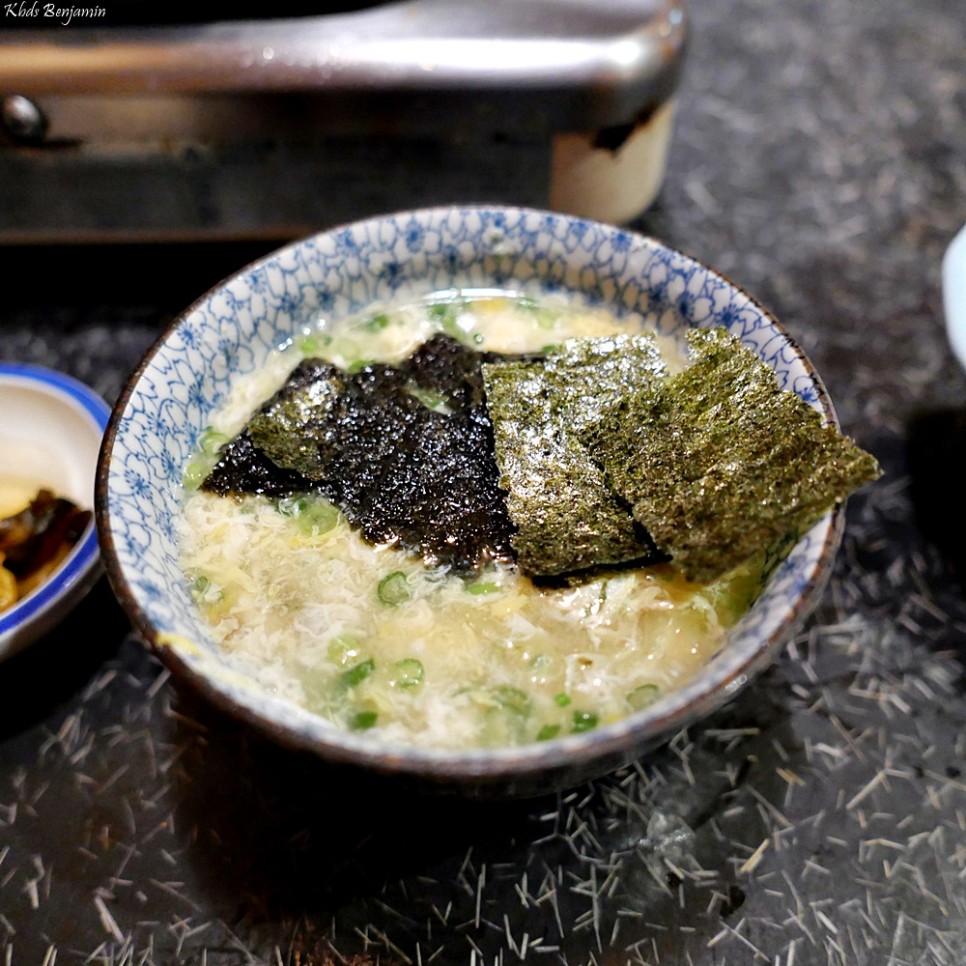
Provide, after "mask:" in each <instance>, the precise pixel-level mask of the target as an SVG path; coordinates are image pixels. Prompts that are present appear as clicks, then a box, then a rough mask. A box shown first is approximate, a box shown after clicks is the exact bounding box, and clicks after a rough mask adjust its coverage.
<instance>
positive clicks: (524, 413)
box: [483, 335, 666, 576]
mask: <svg viewBox="0 0 966 966" xmlns="http://www.w3.org/2000/svg"><path fill="white" fill-rule="evenodd" d="M664 375H666V367H665V365H664V363H663V361H662V359H661V354H660V351H659V350H658V347H657V344H656V342H655V341H654V340H653V339H652V338H651V337H649V336H626V335H625V336H618V337H614V338H601V339H574V340H569V341H567V342H565V343H563V345H561V346H560V347H559V348H557V349H556V350H554V351H552V352H551V353H549V354H548V356H547V357H546V359H544V360H541V361H539V362H530V363H524V362H518V363H512V364H504V365H484V366H483V381H484V385H485V388H486V396H487V405H488V407H489V412H490V416H491V418H492V420H493V425H494V444H495V447H496V459H497V464H498V465H499V467H500V472H501V477H500V483H501V486H502V487H503V488H504V489H505V490H506V491H507V508H508V510H509V513H510V518H511V520H512V521H513V523H514V526H515V528H516V532H515V534H514V535H513V537H512V543H513V548H514V550H515V551H516V554H517V562H518V564H519V566H520V569H521V570H522V571H523V572H524V573H528V574H531V575H539V576H559V575H562V574H567V573H572V572H575V571H581V570H586V569H589V568H593V567H601V566H610V565H618V564H627V563H630V562H635V563H646V562H654V561H656V560H658V559H661V558H662V556H663V555H662V554H660V553H659V552H658V551H657V548H656V547H655V546H654V543H653V542H652V541H651V539H650V538H649V537H648V534H647V532H646V531H645V530H644V528H643V527H642V526H641V525H640V524H639V523H638V522H637V521H636V520H635V519H634V517H633V515H632V514H631V512H630V508H629V506H628V504H627V503H626V502H625V501H624V500H623V499H622V498H621V497H620V496H619V495H618V494H616V493H615V492H614V491H613V490H612V489H611V488H610V487H609V486H608V484H607V481H606V480H605V477H604V473H603V471H602V469H601V468H600V466H599V465H598V464H597V463H596V462H595V461H594V460H593V459H592V458H591V455H590V453H589V452H588V451H587V448H586V447H585V445H584V443H583V442H582V441H581V438H580V435H579V433H580V430H581V429H582V428H584V427H585V426H587V425H590V424H593V423H594V422H595V421H596V420H599V419H600V418H601V416H602V414H603V413H604V412H607V411H609V410H610V409H611V408H613V407H614V406H616V405H618V404H619V402H620V400H621V399H622V398H624V396H625V395H626V394H627V393H629V392H631V391H632V390H633V389H634V388H635V387H636V386H638V385H639V384H640V383H642V382H644V383H646V382H650V381H651V380H653V379H655V378H658V377H661V376H664Z"/></svg>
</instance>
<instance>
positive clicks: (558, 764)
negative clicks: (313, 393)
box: [95, 203, 847, 795]
mask: <svg viewBox="0 0 966 966" xmlns="http://www.w3.org/2000/svg"><path fill="white" fill-rule="evenodd" d="M454 212H456V213H459V214H460V215H462V216H465V215H468V214H472V213H474V212H490V213H514V214H521V215H528V214H529V215H534V216H551V217H553V218H556V219H560V220H562V221H565V222H576V223H584V224H589V225H595V226H599V227H602V228H603V229H605V230H607V231H613V232H615V233H622V234H625V235H630V236H632V237H633V238H634V239H636V240H638V241H642V242H643V243H644V244H645V245H647V246H649V247H651V248H652V249H654V250H657V251H664V252H667V253H669V254H673V255H675V256H679V257H681V258H683V259H684V260H685V261H686V262H689V263H691V264H692V265H693V266H694V267H695V268H697V269H700V270H702V271H704V272H707V273H708V274H709V275H711V276H712V277H714V278H716V279H718V280H719V281H721V282H723V283H724V284H725V285H726V286H728V287H729V288H730V289H731V290H733V291H734V292H735V293H736V294H738V295H740V296H741V297H742V298H743V299H744V300H746V302H747V303H748V305H749V306H751V307H752V308H754V309H755V310H756V311H757V312H758V313H760V315H761V316H762V318H763V320H764V321H765V322H767V324H768V325H769V326H770V327H771V328H772V329H773V330H774V332H775V333H776V334H777V335H779V336H780V337H781V338H782V339H783V340H784V342H785V344H786V345H787V347H788V349H789V350H790V352H791V353H793V354H794V357H795V358H796V360H797V361H798V363H799V364H800V365H801V366H802V367H803V369H804V371H805V372H806V374H807V376H808V379H809V381H810V382H811V385H812V386H813V388H814V390H815V394H816V403H817V405H818V407H819V409H820V411H821V413H822V415H823V417H824V420H825V422H826V423H827V424H829V425H832V426H834V427H835V428H839V422H838V417H837V415H836V412H835V408H834V405H833V403H832V400H831V398H830V396H829V394H828V391H827V389H826V387H825V384H824V382H823V381H822V379H821V377H820V375H819V374H818V372H817V370H816V369H815V367H814V365H813V364H812V362H811V360H810V359H809V358H808V356H807V355H806V354H805V352H804V351H803V350H802V348H801V347H800V346H799V345H798V343H797V342H796V341H795V339H794V338H793V337H792V336H791V335H790V334H789V333H788V331H787V330H786V329H785V327H784V325H783V324H782V323H781V322H779V320H778V319H777V317H776V316H775V315H774V313H772V312H771V311H770V310H769V309H768V308H766V307H765V306H764V305H763V303H762V302H761V301H760V300H758V299H757V298H756V297H754V296H753V295H751V294H750V293H749V292H748V291H747V290H746V289H745V288H744V287H743V286H742V285H740V284H739V283H737V282H735V281H734V280H733V279H732V278H730V277H729V276H728V275H726V274H725V273H723V272H721V271H719V270H717V269H716V268H714V267H713V265H711V264H710V263H708V262H705V261H704V260H702V259H700V258H697V257H695V256H694V255H692V254H690V252H688V251H687V250H685V249H682V248H680V247H677V246H674V245H671V244H670V243H667V242H665V241H663V240H661V239H660V238H658V237H656V236H654V235H652V234H649V233H646V232H642V231H639V230H635V229H633V228H628V227H624V226H620V225H612V224H608V223H603V222H599V221H595V220H594V219H588V218H581V217H579V216H575V215H569V214H566V213H562V212H556V211H549V210H544V209H540V208H533V207H528V206H521V205H501V204H487V203H479V204H473V203H468V204H455V205H436V206H427V207H421V208H413V209H406V210H402V211H391V212H385V213H383V214H378V215H372V216H368V217H365V218H359V219H356V220H353V221H348V222H343V223H340V224H337V225H332V226H330V227H326V228H324V229H323V230H321V231H319V232H315V233H313V234H310V235H307V236H304V237H302V238H299V239H295V240H293V241H291V242H289V243H287V244H285V245H282V246H280V247H279V248H277V249H275V250H273V251H271V252H269V253H267V254H266V255H263V256H261V257H259V258H257V259H254V260H252V261H250V262H249V263H247V264H246V265H243V266H241V267H240V268H238V269H237V270H235V271H233V272H232V273H230V274H229V275H227V276H225V277H224V278H223V279H221V280H220V281H219V282H217V283H216V284H214V285H213V286H211V287H210V288H209V289H208V290H207V291H206V292H205V293H204V294H202V295H201V296H200V297H198V298H197V299H195V300H194V301H193V302H192V303H191V304H190V305H189V306H188V307H187V308H185V309H184V310H183V311H181V312H179V313H178V315H177V316H176V317H175V318H174V319H173V320H172V321H171V322H170V323H169V324H168V325H167V326H166V327H165V329H164V330H163V331H162V332H161V333H160V335H159V336H158V338H157V339H156V340H155V341H154V343H153V344H152V345H151V346H150V347H149V349H148V350H147V351H146V352H145V354H144V355H143V357H142V359H141V360H140V362H139V363H138V365H137V366H136V367H135V369H134V370H133V371H132V373H131V375H130V377H129V378H128V380H127V381H126V382H125V384H124V387H123V389H122V391H121V393H120V395H119V396H118V398H117V401H116V403H115V405H114V407H113V409H112V414H111V419H110V421H109V423H108V427H107V430H106V432H105V435H104V439H103V442H102V446H101V454H100V458H99V462H98V471H97V478H96V488H95V519H96V523H97V528H98V533H99V535H100V540H101V549H102V556H103V560H104V566H105V570H106V572H107V576H108V580H109V582H110V584H111V587H112V589H113V590H114V593H115V594H116V596H117V597H118V599H119V601H120V603H121V605H122V607H123V609H124V610H125V612H126V613H127V614H128V616H129V619H130V620H131V622H132V624H133V626H134V627H135V629H136V630H137V632H138V633H139V634H140V635H141V637H142V638H143V639H144V641H145V642H146V643H147V644H148V645H149V647H150V648H151V650H153V651H154V653H155V654H156V655H157V656H158V657H159V658H160V660H161V662H162V663H163V664H164V665H165V666H166V667H167V668H168V669H169V670H170V671H171V672H172V674H174V675H175V676H176V677H177V678H178V679H179V680H182V681H185V682H187V683H188V684H190V685H191V686H192V687H193V688H194V689H195V691H196V692H197V693H199V694H201V695H202V696H203V697H204V698H205V699H207V700H208V701H209V702H210V703H211V704H212V705H214V706H215V707H216V708H218V709H219V710H220V711H223V712H226V713H227V714H228V715H229V716H230V717H232V718H233V719H235V720H240V721H242V722H244V723H245V724H247V725H249V726H252V727H253V728H254V729H255V730H257V731H260V732H262V733H263V734H267V735H268V736H269V737H271V738H272V739H273V740H275V741H276V742H278V743H280V744H282V745H284V746H287V747H289V748H292V749H295V750H299V751H306V752H311V753H313V754H315V755H318V756H320V757H322V758H324V759H325V760H326V761H328V762H330V763H335V764H344V765H350V766H361V767H364V768H366V769H367V770H370V771H373V772H376V773H381V774H384V775H391V776H396V777H408V778H410V779H413V780H415V781H416V782H417V783H418V785H419V786H420V787H430V788H436V789H440V788H441V789H443V790H447V791H448V790H451V785H452V783H454V782H455V783H456V784H457V785H459V786H461V790H462V791H469V792H470V793H471V794H472V793H473V792H476V791H480V792H483V793H484V794H485V793H486V790H487V789H488V788H489V787H490V786H493V787H498V788H500V789H501V790H502V789H506V788H512V787H515V788H516V789H517V790H518V791H517V792H516V793H519V794H527V795H529V794H539V793H540V792H539V790H538V788H540V787H542V788H544V789H545V790H547V789H552V788H559V787H564V786H563V785H560V784H557V785H554V784H552V783H551V784H549V785H548V783H547V780H546V777H545V776H546V775H547V774H548V772H551V773H566V772H569V771H573V770H574V769H575V768H576V769H577V770H578V771H580V770H581V769H582V768H586V767H587V766H590V765H591V764H592V763H599V764H598V765H597V766H596V767H595V770H594V774H597V775H600V774H604V773H606V772H608V771H612V770H614V769H616V768H618V767H621V766H622V765H625V764H627V763H628V762H629V761H631V760H633V759H634V758H636V757H639V756H640V754H642V753H644V752H646V751H647V750H648V748H650V747H652V746H654V745H655V744H661V743H663V742H664V741H666V740H668V739H669V738H670V737H672V736H673V734H674V733H676V732H677V731H679V730H680V729H681V728H683V727H686V726H687V725H689V724H691V723H693V722H694V721H695V720H697V719H699V718H702V717H704V716H705V715H707V714H709V713H711V712H713V711H715V710H717V709H718V708H719V707H721V706H723V705H724V704H726V703H728V702H729V701H730V700H732V699H733V698H734V697H735V696H736V695H737V694H738V693H739V692H740V691H741V690H743V689H744V687H745V686H746V685H747V684H748V683H749V682H750V681H751V680H752V679H753V677H754V676H756V675H757V674H758V673H759V672H760V671H761V670H763V668H764V667H765V666H767V665H768V664H769V663H770V660H771V658H772V656H773V655H774V654H775V653H776V652H777V651H778V650H779V649H780V648H781V647H782V646H784V645H785V644H786V643H787V642H788V641H789V640H790V639H791V637H792V636H793V635H794V634H795V633H796V631H797V630H798V628H799V627H800V626H801V624H802V623H803V622H804V621H805V619H806V618H807V617H808V616H809V614H810V613H811V612H812V610H813V609H814V607H815V606H816V604H817V603H818V600H819V598H820V597H821V595H822V593H823V592H824V589H825V586H826V585H827V583H828V580H829V579H830V577H831V570H832V562H833V560H834V558H835V555H836V553H837V551H838V549H839V545H840V543H841V539H842V534H843V531H844V524H845V512H844V511H845V503H846V502H847V501H843V502H842V503H840V504H839V505H837V506H836V507H834V508H833V509H832V510H830V511H829V513H827V514H826V515H825V516H824V517H823V518H822V519H821V520H820V521H818V522H817V523H816V524H815V526H814V528H813V530H814V531H822V535H821V545H820V549H819V550H818V552H817V554H816V555H815V563H814V565H813V566H812V568H811V570H810V572H809V574H808V579H807V582H806V583H805V585H804V587H803V588H802V589H801V591H800V593H799V594H798V595H797V596H796V598H795V599H794V602H793V605H792V606H790V607H789V608H788V610H787V613H785V614H784V616H783V617H782V619H781V620H780V621H779V623H778V624H777V626H776V627H774V628H773V629H772V631H771V632H770V633H769V634H767V635H766V636H764V637H762V638H761V639H760V641H758V642H757V646H755V647H754V648H753V649H751V648H749V649H748V653H746V654H745V655H744V656H743V659H742V660H741V661H740V662H736V663H734V666H733V667H731V668H730V669H729V671H728V673H727V674H725V675H719V676H716V677H715V678H714V680H707V679H706V675H705V672H706V671H707V669H708V668H710V667H712V664H715V662H716V661H717V659H716V658H712V662H711V663H709V664H708V665H705V668H704V669H702V671H701V672H699V673H698V675H696V677H695V678H693V679H692V680H691V681H689V682H688V683H686V684H685V685H684V686H682V687H681V688H678V689H675V690H674V691H672V692H669V693H668V694H667V695H666V696H664V697H662V698H661V699H660V700H659V701H657V702H655V704H654V705H652V706H651V708H649V709H645V710H644V711H640V712H637V713H635V714H631V715H628V716H627V717H625V718H623V719H620V720H619V721H615V722H610V723H608V724H606V725H602V726H600V727H599V728H595V729H593V730H591V731H587V732H584V733H582V734H578V735H568V736H564V737H560V738H556V739H553V740H551V741H547V742H531V743H528V744H524V745H517V746H507V747H498V748H484V749H468V750H459V751H454V750H444V749H435V748H411V747H408V746H404V745H383V744H379V743H377V742H373V741H372V740H371V739H366V738H359V737H357V736H355V735H352V734H351V733H348V732H345V731H342V730H341V729H336V728H333V729H332V731H331V733H330V734H327V736H326V737H324V738H322V737H320V736H319V735H318V734H309V733H306V731H305V730H304V729H300V728H299V727H298V726H297V724H293V723H291V722H287V721H280V720H277V719H274V718H271V717H268V716H266V714H264V713H263V712H262V711H260V710H256V709H254V708H252V707H249V706H248V705H246V704H244V703H242V702H241V701H239V700H237V699H236V698H235V697H233V696H232V695H231V694H228V693H226V692H225V691H224V690H222V689H221V688H220V687H219V686H217V685H216V684H215V683H213V682H212V680H211V679H210V678H209V677H208V676H207V675H205V674H202V673H199V672H198V671H197V670H196V669H195V668H194V667H193V666H192V665H191V663H190V662H189V661H188V660H186V659H185V656H184V655H183V654H181V653H179V652H178V650H177V649H176V648H174V647H172V646H171V645H170V644H169V643H166V642H165V641H163V640H161V637H162V636H163V635H159V633H158V631H157V629H156V628H155V627H154V625H153V623H152V621H151V620H150V618H149V617H148V615H147V613H146V612H145V610H144V609H143V608H142V607H141V605H140V603H139V601H138V600H137V598H136V596H135V594H134V593H133V591H132V590H131V587H130V585H129V583H128V580H127V578H126V576H125V573H124V568H123V567H122V566H121V564H120V563H119V561H118V558H117V556H116V553H115V544H114V537H113V533H112V529H111V521H110V512H109V499H108V482H109V476H110V462H111V456H112V452H113V447H114V444H115V440H116V437H117V433H118V428H119V425H120V422H121V420H122V419H123V415H124V412H125V410H126V408H127V405H128V403H129V401H130V399H131V397H132V396H133V395H134V394H135V391H136V389H137V386H138V384H139V382H140V380H141V378H142V376H143V375H144V373H145V372H146V371H147V370H148V369H149V367H150V366H151V364H152V362H153V361H154V359H155V357H156V356H157V355H158V353H159V352H160V351H161V350H162V348H163V347H164V345H165V344H166V343H167V341H168V340H169V339H170V338H171V336H172V335H173V334H174V333H175V332H176V331H177V330H178V329H179V328H180V327H181V326H182V325H184V324H185V323H186V321H187V320H188V319H189V317H190V316H191V315H192V314H193V313H194V312H195V311H196V310H197V309H198V308H199V307H200V306H202V305H204V304H205V303H206V302H208V301H209V300H210V299H211V298H212V296H213V295H215V294H216V293H218V292H219V291H221V290H222V289H223V288H224V287H225V286H227V285H228V284H230V283H231V282H232V281H234V280H236V279H238V278H240V277H241V276H243V275H246V274H248V273H250V272H253V271H256V270H257V269H259V268H260V267H262V266H265V265H268V264H271V263H272V262H274V261H276V260H278V259H280V258H283V257H285V255H286V254H288V253H290V252H293V251H295V250H297V249H299V248H300V247H301V246H304V245H306V244H311V243H313V242H314V241H315V240H316V239H319V238H321V237H323V236H327V235H331V234H335V233H338V232H341V231H345V230H347V229H352V228H355V227H361V226H365V225H370V224H378V223H381V222H385V221H387V220H390V219H391V220H398V219H400V218H402V217H410V216H411V217H415V218H427V217H433V216H437V215H443V214H444V213H449V214H452V213H454ZM726 650H727V648H725V649H723V651H722V652H719V656H720V654H722V653H724V652H725V651H726ZM272 702H273V704H272V706H273V708H276V707H281V706H283V705H284V702H281V701H280V700H279V699H272ZM652 709H653V711H652ZM658 710H661V711H662V712H663V713H661V714H660V715H658V714H657V713H656V711H658ZM303 713H304V714H305V715H309V714H310V713H309V712H307V711H304V709H303ZM534 776H538V777H537V779H536V784H534V781H533V779H534ZM509 793H510V794H514V792H513V791H510V792H509Z"/></svg>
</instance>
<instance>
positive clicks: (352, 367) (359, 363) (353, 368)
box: [348, 359, 375, 374]
mask: <svg viewBox="0 0 966 966" xmlns="http://www.w3.org/2000/svg"><path fill="white" fill-rule="evenodd" d="M372 365H375V359H356V361H355V362H350V363H349V368H348V372H350V373H353V374H355V373H357V372H362V370H363V369H365V368H366V366H372Z"/></svg>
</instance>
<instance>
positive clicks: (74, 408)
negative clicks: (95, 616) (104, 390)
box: [0, 362, 111, 660]
mask: <svg viewBox="0 0 966 966" xmlns="http://www.w3.org/2000/svg"><path fill="white" fill-rule="evenodd" d="M0 413H2V414H3V420H2V425H0V473H2V472H4V471H6V472H13V471H17V474H18V475H24V476H29V478H30V479H31V480H36V482H37V483H38V485H40V484H42V485H44V486H46V487H47V488H48V489H50V490H52V491H53V492H54V494H55V495H57V496H62V497H66V498H67V499H69V500H73V502H74V503H76V504H77V505H78V506H80V507H82V508H84V509H87V510H92V509H93V507H94V477H95V473H96V469H97V458H98V451H99V449H100V445H101V441H102V439H103V435H104V430H105V429H106V428H107V423H108V420H109V418H110V414H111V410H110V407H109V406H108V405H107V403H106V402H104V400H103V399H101V397H100V396H98V395H97V394H96V393H95V392H93V390H91V389H89V388H88V387H87V386H86V385H84V384H83V383H81V382H79V381H78V380H76V379H73V378H72V377H70V376H67V375H65V374H64V373H61V372H56V371H54V370H51V369H46V368H43V367H41V366H34V365H27V364H23V363H16V362H0ZM31 464H33V465H31ZM100 574H101V567H100V555H99V553H98V546H97V534H96V530H95V525H94V521H93V519H92V520H91V523H90V524H89V525H88V527H87V529H86V530H85V532H84V534H83V535H82V537H81V539H80V541H78V543H77V544H76V545H75V546H74V547H73V549H72V550H71V552H70V554H68V556H67V557H66V559H65V560H63V561H62V563H61V564H60V566H59V567H58V568H57V569H56V570H55V571H54V572H53V573H52V574H51V576H50V577H49V578H48V579H47V580H46V581H44V583H42V584H41V585H40V586H38V587H37V588H35V589H34V590H33V591H32V592H31V593H30V594H28V595H27V596H26V597H24V598H22V599H21V600H20V601H18V602H17V604H16V605H15V606H13V607H11V608H8V609H7V610H4V611H0V660H3V659H4V658H7V657H10V656H11V655H13V654H15V653H16V652H17V651H20V650H22V649H23V648H25V647H26V646H27V645H28V644H31V643H33V642H34V641H36V640H37V639H38V638H39V637H40V636H41V635H43V634H44V633H45V632H47V631H48V630H50V629H51V628H52V627H53V626H54V625H55V624H57V623H58V622H59V621H60V620H62V619H63V618H64V617H65V616H66V615H67V614H68V613H69V612H70V610H71V609H72V608H73V607H74V606H75V605H76V604H77V603H79V601H80V600H81V599H82V598H83V597H84V595H85V594H86V593H87V591H89V590H90V588H91V587H92V586H93V585H94V582H95V581H96V579H97V578H98V577H99V576H100Z"/></svg>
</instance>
